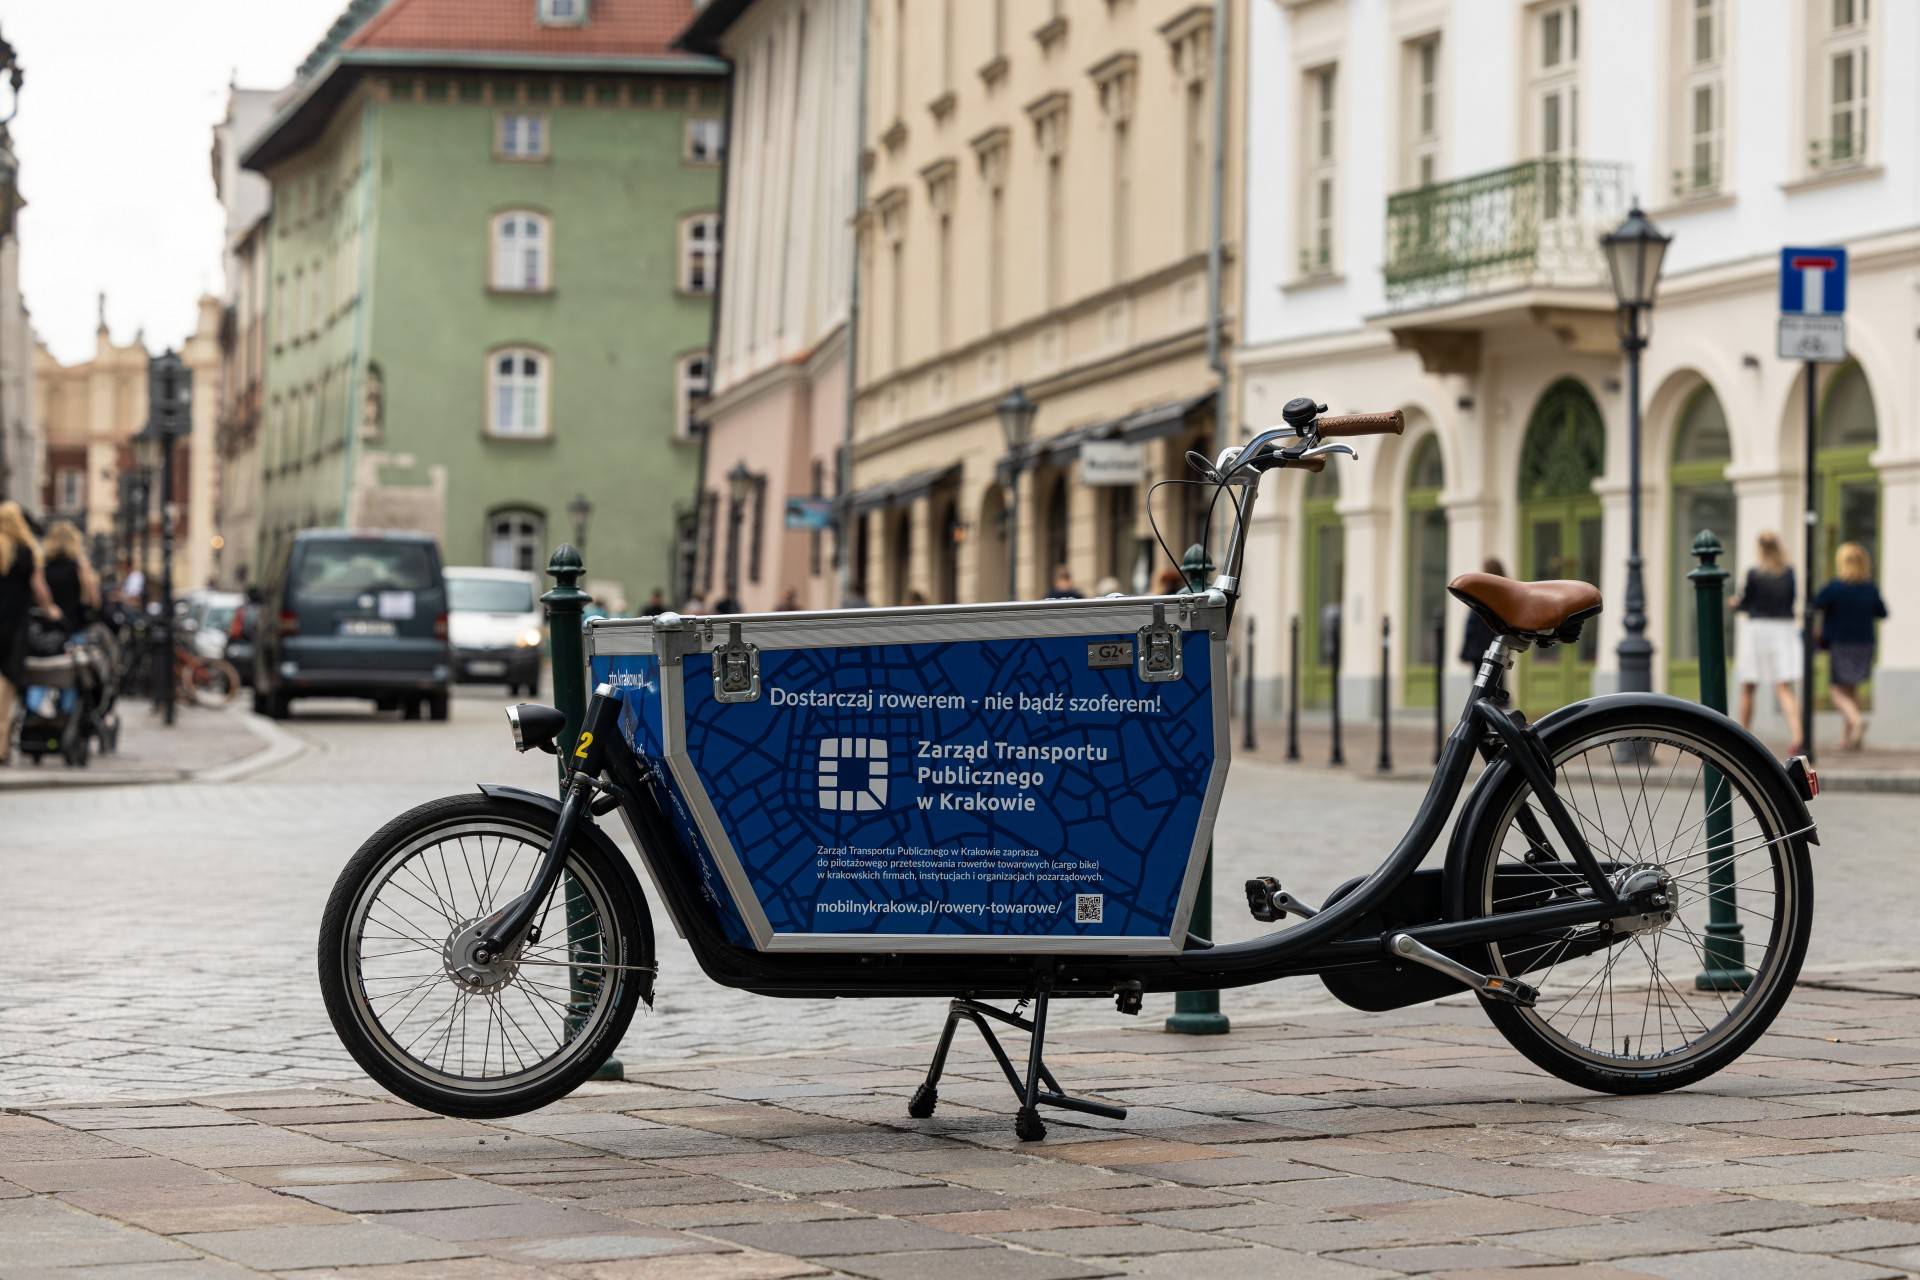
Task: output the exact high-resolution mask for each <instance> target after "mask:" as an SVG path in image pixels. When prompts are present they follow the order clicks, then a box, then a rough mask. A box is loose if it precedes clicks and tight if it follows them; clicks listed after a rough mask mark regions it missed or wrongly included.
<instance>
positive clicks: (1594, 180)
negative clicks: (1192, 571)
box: [1236, 0, 1920, 745]
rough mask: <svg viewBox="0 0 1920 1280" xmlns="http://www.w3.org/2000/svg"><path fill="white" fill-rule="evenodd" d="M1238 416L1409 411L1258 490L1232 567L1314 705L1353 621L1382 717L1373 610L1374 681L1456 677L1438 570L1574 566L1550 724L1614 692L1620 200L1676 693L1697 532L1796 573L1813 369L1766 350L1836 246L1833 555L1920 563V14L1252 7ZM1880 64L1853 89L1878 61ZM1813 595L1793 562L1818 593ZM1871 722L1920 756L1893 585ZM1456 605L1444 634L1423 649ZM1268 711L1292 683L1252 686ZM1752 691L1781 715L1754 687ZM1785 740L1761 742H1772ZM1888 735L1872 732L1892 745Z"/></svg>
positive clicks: (1451, 680) (1278, 662) (1716, 4)
mask: <svg viewBox="0 0 1920 1280" xmlns="http://www.w3.org/2000/svg"><path fill="white" fill-rule="evenodd" d="M1251 20H1252V30H1251V34H1250V37H1249V46H1248V53H1249V57H1250V59H1251V65H1253V66H1257V67H1261V68H1263V69H1265V70H1264V71H1263V74H1261V75H1260V76H1258V77H1252V78H1250V99H1249V104H1248V111H1249V114H1250V115H1251V116H1252V118H1254V119H1259V120H1269V121H1275V122H1279V123H1278V125H1277V127H1275V128H1273V129H1270V130H1264V131H1262V132H1261V133H1260V134H1259V135H1258V136H1254V137H1251V138H1250V139H1249V146H1248V156H1249V162H1248V164H1249V182H1248V204H1247V218H1248V222H1249V225H1252V226H1257V227H1259V228H1261V234H1260V235H1259V236H1257V237H1254V238H1253V239H1252V240H1251V241H1250V243H1249V246H1248V257H1247V270H1246V277H1245V281H1246V296H1245V310H1244V315H1245V323H1244V333H1243V337H1242V345H1241V348H1240V350H1239V352H1238V353H1237V357H1236V360H1237V366H1238V377H1239V382H1240V385H1241V388H1242V392H1243V397H1244V398H1243V401H1242V405H1241V411H1242V414H1243V415H1244V417H1245V418H1247V419H1248V420H1250V421H1251V422H1252V423H1254V424H1255V425H1260V424H1264V423H1267V422H1270V421H1275V420H1277V419H1278V417H1279V411H1280V406H1281V405H1282V404H1284V403H1285V402H1286V400H1288V399H1289V398H1290V397H1293V396H1298V395H1311V396H1314V397H1316V398H1317V399H1319V400H1322V401H1325V402H1327V403H1328V404H1330V405H1332V406H1333V407H1334V409H1335V410H1336V411H1348V410H1384V409H1395V408H1398V409H1404V410H1405V411H1406V413H1407V418H1408V428H1407V432H1406V435H1405V436H1404V438H1401V439H1399V440H1386V441H1373V440H1368V441H1361V442H1357V443H1358V444H1359V445H1360V452H1361V455H1362V457H1361V460H1360V461H1359V463H1358V464H1355V465H1340V466H1330V467H1329V468H1328V469H1327V471H1326V473H1324V475H1323V476H1321V477H1316V478H1313V479H1311V480H1308V479H1305V478H1302V477H1298V476H1286V477H1282V478H1281V479H1280V481H1279V482H1278V483H1272V484H1270V485H1269V487H1268V489H1267V492H1266V493H1265V494H1264V495H1263V499H1264V501H1263V507H1262V511H1261V514H1260V517H1259V520H1258V522H1257V526H1256V531H1255V538H1254V544H1253V547H1252V551H1251V555H1250V558H1249V563H1248V573H1247V577H1248V592H1249V596H1248V598H1249V602H1250V605H1251V607H1252V608H1253V609H1254V610H1255V614H1256V617H1257V618H1258V619H1259V621H1260V624H1261V625H1260V627H1259V634H1260V635H1261V637H1262V639H1263V643H1262V644H1261V647H1260V653H1259V655H1258V667H1259V669H1260V671H1262V672H1263V673H1270V672H1282V671H1284V670H1285V669H1286V668H1285V663H1286V656H1287V655H1286V649H1285V647H1284V639H1283V638H1284V637H1285V635H1286V633H1287V623H1288V621H1289V620H1290V619H1292V618H1294V617H1298V618H1300V619H1301V620H1302V624H1303V630H1304V632H1305V640H1304V641H1303V644H1302V668H1303V669H1302V673H1301V693H1302V695H1303V700H1304V701H1305V702H1306V703H1308V704H1309V705H1311V704H1313V703H1316V702H1322V701H1324V700H1325V699H1326V696H1327V694H1328V692H1329V689H1330V682H1331V673H1330V670H1329V663H1328V659H1329V657H1330V653H1329V651H1328V650H1327V649H1326V648H1325V645H1324V642H1323V641H1322V639H1321V638H1320V636H1319V635H1317V634H1316V632H1317V631H1318V630H1319V628H1318V627H1317V626H1316V623H1317V622H1318V621H1319V619H1320V618H1321V617H1322V615H1323V614H1324V612H1325V611H1326V609H1327V607H1328V606H1330V605H1334V604H1339V605H1341V606H1342V610H1341V616H1340V631H1341V635H1342V637H1343V639H1344V655H1345V662H1344V666H1343V673H1344V678H1345V680H1346V681H1347V682H1349V687H1347V688H1346V689H1345V690H1344V692H1345V694H1346V698H1345V705H1346V706H1347V708H1348V709H1349V712H1350V713H1351V712H1352V711H1353V709H1355V708H1362V709H1365V708H1368V707H1370V706H1371V705H1372V703H1373V700H1374V692H1373V691H1374V689H1375V688H1376V687H1377V681H1378V671H1379V650H1380V640H1379V636H1380V629H1381V625H1382V622H1383V620H1388V621H1390V622H1391V624H1392V627H1393V635H1394V640H1393V644H1392V649H1391V654H1392V662H1393V673H1392V680H1391V682H1390V683H1391V686H1392V690H1393V697H1394V698H1395V700H1396V702H1397V703H1399V704H1401V705H1407V704H1412V705H1420V704H1425V705H1427V706H1431V705H1432V699H1433V697H1434V689H1435V684H1436V677H1439V678H1440V679H1441V681H1442V682H1443V683H1444V684H1445V685H1446V686H1447V687H1449V689H1450V692H1451V694H1452V698H1450V702H1451V701H1454V700H1457V698H1458V697H1459V696H1460V695H1461V694H1462V693H1463V691H1464V684H1465V680H1466V678H1467V667H1466V666H1465V665H1464V664H1463V663H1462V662H1460V661H1459V659H1458V657H1457V653H1458V650H1459V647H1460V644H1461V625H1462V622H1463V618H1464V611H1463V610H1462V609H1459V608H1457V607H1454V606H1451V605H1450V604H1448V603H1447V601H1446V596H1445V583H1446V581H1447V579H1448V577H1449V576H1451V575H1452V574H1455V573H1458V572H1461V571H1463V570H1467V569H1473V568H1478V567H1479V566H1480V563H1481V561H1482V559H1483V558H1484V557H1488V556H1495V557H1498V558H1500V559H1501V560H1502V561H1504V563H1505V565H1506V567H1507V568H1508V569H1509V571H1510V572H1512V573H1513V574H1514V575H1515V576H1519V577H1559V576H1569V577H1572V576H1577V577H1591V578H1593V579H1594V580H1596V581H1597V582H1598V583H1599V585H1600V586H1601V588H1602V591H1603V593H1604V595H1605V597H1606V600H1607V605H1608V607H1607V610H1606V612H1605V613H1604V614H1603V615H1602V617H1601V620H1600V624H1599V626H1598V627H1597V628H1590V629H1589V633H1590V634H1589V636H1588V638H1587V639H1586V640H1585V641H1583V643H1582V644H1581V645H1580V646H1579V648H1578V649H1577V650H1573V651H1569V650H1565V649H1561V650H1556V651H1551V652H1549V653H1547V654H1545V655H1539V654H1536V655H1530V656H1529V657H1528V658H1526V659H1524V660H1523V671H1522V679H1521V682H1520V689H1521V700H1522V702H1523V704H1524V705H1525V706H1526V708H1527V709H1528V710H1529V711H1538V710H1541V709H1544V708H1547V707H1551V706H1554V705H1558V704H1560V703H1564V702H1566V701H1570V700H1572V699H1575V698H1578V697H1582V696H1585V695H1586V694H1588V693H1590V692H1604V691H1605V690H1607V689H1609V688H1612V687H1614V686H1615V684H1616V682H1617V662H1616V659H1615V647H1616V646H1617V645H1618V643H1619V641H1620V639H1621V636H1622V629H1621V626H1622V615H1623V612H1624V609H1623V607H1622V605H1623V597H1624V593H1625V576H1626V569H1625V564H1626V558H1627V546H1628V536H1629V517H1628V513H1629V507H1628V456H1629V454H1628V434H1629V433H1628V423H1629V406H1628V399H1627V390H1626V386H1625V378H1626V373H1625V364H1624V360H1623V357H1622V355H1621V352H1620V346H1619V340H1618V336H1617V333H1616V329H1615V314H1614V301H1613V296H1612V291H1611V289H1610V287H1609V285H1608V284H1607V280H1606V271H1605V266H1604V262H1603V259H1602V257H1601V255H1600V252H1599V248H1598V238H1599V236H1600V235H1601V234H1602V233H1604V232H1605V231H1607V230H1609V229H1611V228H1612V227H1613V226H1615V225H1617V224H1618V223H1619V222H1620V221H1621V219H1622V218H1623V217H1624V215H1625V213H1626V212H1627V209H1628V207H1629V205H1630V203H1631V202H1632V201H1633V200H1634V198H1635V197H1636V196H1637V197H1638V198H1639V199H1640V201H1641V203H1642V204H1643V205H1644V206H1645V207H1646V209H1647V210H1648V212H1649V213H1650V214H1651V216H1652V217H1653V218H1654V220H1655V221H1656V222H1657V223H1658V224H1659V225H1660V226H1661V227H1662V228H1663V229H1664V230H1665V231H1667V232H1669V233H1670V234H1671V235H1672V236H1673V242H1672V246H1671V249H1670V251H1669V253H1668V255H1667V260H1666V271H1665V278H1664V281H1663V283H1662V286H1661V289H1660V293H1659V298H1658V304H1657V306H1656V308H1655V310H1654V313H1653V332H1652V340H1651V345H1650V347H1649V348H1648V350H1647V351H1646V353H1645V357H1644V372H1643V388H1644V390H1643V401H1642V402H1643V405H1644V430H1643V437H1642V438H1643V442H1644V443H1643V452H1644V460H1643V463H1642V480H1643V484H1644V485H1645V500H1644V505H1643V516H1642V522H1641V536H1642V540H1643V544H1644V548H1645V561H1646V588H1647V592H1646V594H1647V612H1648V617H1649V626H1648V636H1649V638H1650V639H1651V640H1652V641H1653V643H1654V645H1655V684H1656V687H1661V688H1665V689H1667V690H1669V691H1672V692H1675V693H1679V694H1683V695H1691V694H1692V693H1694V692H1695V691H1696V689H1697V678H1698V673H1697V661H1696V658H1697V655H1696V653H1695V636H1694V631H1693V613H1692V607H1693V606H1692V598H1691V593H1690V589H1689V584H1688V583H1687V581H1686V579H1685V577H1684V573H1685V571H1686V570H1687V569H1688V568H1689V567H1690V564H1691V562H1690V560H1689V558H1688V557H1687V555H1686V554H1685V549H1686V547H1687V545H1688V544H1689V543H1690V542H1691V541H1692V539H1693V536H1694V535H1695V534H1696V533H1697V532H1698V531H1700V530H1701V529H1703V528H1708V529H1712V530H1713V531H1714V532H1715V533H1716V534H1717V535H1718V536H1719V537H1720V538H1721V539H1722V541H1723V542H1726V543H1727V544H1728V545H1729V547H1730V549H1731V552H1732V554H1731V556H1730V557H1729V558H1730V560H1731V565H1730V567H1731V568H1733V569H1734V570H1735V572H1736V574H1739V573H1742V572H1744V570H1745V568H1746V567H1747V566H1748V565H1749V564H1750V563H1751V561H1752V555H1751V547H1752V544H1753V541H1754V538H1755V536H1756V535H1757V534H1758V533H1759V532H1761V531H1762V530H1776V531H1778V532H1779V533H1780V534H1781V535H1782V536H1783V537H1784V538H1785V539H1786V540H1787V543H1788V546H1789V547H1790V548H1791V549H1792V558H1793V560H1794V562H1795V564H1796V567H1797V568H1798V569H1799V571H1800V573H1801V574H1803V575H1805V574H1806V573H1807V571H1808V566H1807V564H1806V563H1805V557H1804V555H1803V553H1802V551H1801V533H1800V530H1801V527H1802V522H1801V496H1800V495H1801V492H1802V483H1803V467H1802V463H1801V456H1802V449H1803V445H1804V441H1805V438H1806V437H1805V434H1804V430H1805V429H1804V425H1803V413H1802V408H1801V405H1802V397H1803V390H1804V382H1803V381H1802V378H1803V374H1802V369H1801V366H1800V365H1799V364H1798V363H1796V362H1793V361H1788V360H1783V359H1780V358H1779V357H1777V356H1776V354H1775V350H1776V340H1775V332H1774V327H1775V318H1776V315H1777V312H1778V304H1777V287H1778V286H1777V276H1778V263H1779V255H1780V250H1781V248H1782V247H1783V246H1786V245H1809V244H1810V245H1829V244H1838V245H1844V246H1845V247H1847V249H1848V250H1849V252H1850V254H1851V267H1852V277H1851V284H1850V300H1849V305H1848V319H1847V326H1848V328H1847V334H1848V342H1849V348H1850V352H1849V354H1850V359H1849V361H1848V362H1847V363H1846V364H1844V365H1830V366H1823V367H1822V368H1821V370H1820V373H1819V379H1818V385H1817V394H1818V399H1819V423H1818V426H1817V428H1816V445H1817V461H1816V464H1815V480H1816V489H1817V491H1818V506H1819V524H1818V529H1817V538H1818V548H1819V549H1818V553H1817V557H1816V559H1817V563H1816V564H1815V565H1814V566H1813V574H1814V576H1815V578H1816V579H1817V580H1818V581H1821V582H1824V581H1826V580H1827V579H1828V578H1829V577H1830V576H1831V574H1832V558H1831V557H1832V553H1833V550H1834V549H1835V547H1836V546H1837V545H1838V544H1839V543H1840V542H1841V541H1846V540H1851V541H1858V542H1861V543H1864V544H1866V545H1867V546H1868V547H1869V549H1870V550H1871V551H1872V552H1873V553H1874V556H1875V559H1876V562H1877V563H1876V569H1877V572H1878V574H1879V577H1880V581H1881V582H1882V584H1883V585H1884V584H1899V583H1903V582H1905V581H1908V580H1910V579H1911V578H1912V576H1913V574H1914V572H1915V568H1916V565H1920V514H1917V513H1920V412H1917V406H1920V362H1917V361H1916V360H1915V351H1914V342H1915V334H1916V332H1920V326H1917V325H1916V321H1917V320H1920V154H1917V153H1916V151H1915V148H1914V146H1913V139H1912V127H1911V126H1912V122H1913V121H1914V120H1915V119H1916V118H1920V87H1917V86H1916V82H1915V80H1914V79H1913V77H1911V76H1901V75H1896V74H1883V73H1882V72H1881V70H1880V69H1882V68H1896V67H1902V66H1905V65H1907V64H1909V63H1911V62H1912V61H1913V59H1914V57H1915V55H1916V54H1920V7H1917V6H1913V5H1897V4H1884V3H1872V4H1870V3H1869V0H1783V2H1782V3H1778V4H1765V5H1737V4H1735V3H1733V0H1609V2H1608V3H1607V4H1605V5H1604V6H1603V5H1600V4H1598V3H1594V2H1593V0H1587V3H1584V4H1583V3H1576V2H1574V0H1538V2H1534V3H1523V2H1522V0H1282V2H1280V3H1261V4H1256V5H1255V6H1253V12H1252V15H1251ZM1869 68H1872V72H1871V74H1869ZM1802 581H1803V582H1804V577H1803V579H1802ZM1887 594H1888V598H1889V601H1890V605H1891V608H1892V612H1893V617H1892V618H1891V619H1890V620H1889V621H1888V622H1886V623H1885V624H1884V625H1883V626H1882V627H1881V632H1880V641H1881V667H1880V669H1879V671H1878V673H1877V674H1876V676H1875V679H1874V683H1873V689H1872V692H1873V697H1874V698H1875V699H1876V701H1877V702H1878V704H1879V706H1880V708H1881V716H1880V725H1881V726H1882V727H1881V728H1878V729H1876V736H1882V735H1887V736H1898V737H1906V738H1908V739H1913V738H1916V737H1920V729H1915V728H1912V727H1907V728H1904V730H1902V729H1901V728H1900V726H1914V725H1916V724H1920V719H1916V717H1915V715H1914V712H1915V711H1916V710H1920V614H1916V613H1915V612H1914V610H1913V607H1912V606H1911V604H1910V603H1909V601H1910V599H1911V597H1910V594H1907V593H1901V592H1898V591H1897V590H1895V589H1892V588H1889V589H1888V592H1887ZM1441 614H1444V617H1445V627H1446V631H1445V635H1444V639H1443V640H1442V641H1441V642H1439V643H1438V644H1436V643H1435V641H1434V639H1433V630H1432V626H1433V619H1434V618H1435V617H1436V616H1437V615H1441ZM1262 683H1263V684H1264V685H1265V688H1264V690H1263V691H1262V699H1263V705H1264V708H1265V710H1266V711H1267V712H1269V713H1272V712H1277V711H1278V710H1279V709H1280V707H1281V705H1282V699H1283V694H1284V682H1283V681H1280V680H1277V679H1275V680H1266V681H1263V682H1262ZM1761 701H1762V703H1763V704H1765V703H1766V702H1768V701H1769V699H1768V698H1767V697H1765V696H1764V695H1763V697H1762V699H1761ZM1769 732H1771V733H1773V734H1774V736H1775V738H1776V745H1778V740H1782V739H1784V737H1785V734H1786V730H1785V726H1783V725H1779V724H1778V723H1777V722H1776V723H1774V724H1773V725H1772V726H1771V727H1770V728H1769ZM1882 740H1885V737H1884V736H1883V738H1882Z"/></svg>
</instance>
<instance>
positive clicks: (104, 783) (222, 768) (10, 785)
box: [0, 707, 307, 795]
mask: <svg viewBox="0 0 1920 1280" xmlns="http://www.w3.org/2000/svg"><path fill="white" fill-rule="evenodd" d="M225 714H226V715H228V716H230V717H232V718H233V719H234V720H236V721H238V722H239V723H240V724H241V725H242V726H243V727H244V728H245V729H246V730H247V732H249V733H251V734H253V736H254V737H255V738H257V739H258V740H259V741H260V743H261V746H260V749H259V750H258V751H255V752H253V753H251V754H249V755H245V756H242V757H241V758H240V759H238V760H229V761H227V762H226V763H224V764H218V765H213V766H210V767H208V768H206V769H127V770H123V771H121V772H117V773H116V772H105V771H102V772H95V771H94V770H91V769H58V770H49V769H39V770H27V769H20V768H17V767H15V768H9V769H8V770H7V772H6V773H4V774H0V795H5V794H7V793H8V792H12V791H54V790H60V789H63V788H74V787H145V786H154V785H156V784H159V783H173V782H207V783H222V782H237V781H240V780H241V779H244V778H247V777H250V776H252V775H253V774H255V773H258V772H260V771H261V770H264V769H270V768H273V767H274V766H275V765H279V764H284V763H286V762H287V761H289V760H291V759H293V758H294V757H296V756H298V755H300V754H302V753H303V752H305V751H306V750H307V744H306V743H305V742H302V741H301V740H300V739H299V738H296V737H294V736H293V735H292V734H290V733H288V732H287V731H286V730H285V729H282V728H281V727H280V726H279V725H277V724H275V723H274V722H273V721H271V720H269V719H267V718H266V717H265V716H261V715H255V714H254V713H253V712H251V711H248V710H246V709H244V707H242V708H238V709H235V710H231V711H228V712H226V713H225Z"/></svg>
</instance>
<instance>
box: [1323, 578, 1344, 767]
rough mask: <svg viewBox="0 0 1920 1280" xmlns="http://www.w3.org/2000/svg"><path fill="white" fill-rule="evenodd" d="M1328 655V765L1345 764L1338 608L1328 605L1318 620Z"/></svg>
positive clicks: (1337, 606)
mask: <svg viewBox="0 0 1920 1280" xmlns="http://www.w3.org/2000/svg"><path fill="white" fill-rule="evenodd" d="M1320 625H1321V627H1322V629H1323V636H1324V638H1325V640H1326V643H1327V647H1328V653H1327V665H1328V666H1329V667H1330V668H1331V669H1332V673H1333V697H1332V700H1331V702H1332V708H1333V750H1332V751H1331V752H1330V753H1329V754H1328V756H1327V763H1328V764H1345V763H1346V762H1347V753H1346V751H1345V750H1344V749H1343V748H1342V746H1341V742H1340V630H1341V627H1340V606H1339V605H1337V604H1330V605H1328V606H1327V609H1326V612H1325V613H1324V614H1323V615H1322V617H1321V619H1320Z"/></svg>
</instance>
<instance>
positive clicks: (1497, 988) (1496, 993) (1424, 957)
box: [1387, 933, 1540, 1009]
mask: <svg viewBox="0 0 1920 1280" xmlns="http://www.w3.org/2000/svg"><path fill="white" fill-rule="evenodd" d="M1387 946H1388V948H1389V949H1390V950H1391V951H1392V952H1393V954H1395V955H1396V956H1399V957H1400V958H1402V959H1403V960H1411V961H1413V962H1414V963H1415V964H1418V965H1425V966H1426V967H1427V968H1429V969H1433V970H1437V971H1438V972H1440V973H1444V974H1446V975H1447V976H1448V977H1449V978H1452V979H1453V980H1454V981H1455V982H1458V983H1460V984H1461V985H1463V986H1465V987H1467V988H1469V989H1470V990H1473V991H1477V992H1479V993H1480V994H1481V995H1483V996H1485V997H1486V998H1487V999H1489V1000H1498V1001H1500V1002H1501V1003H1502V1004H1517V1005H1520V1006H1521V1007H1523V1008H1528V1009H1530V1008H1532V1007H1533V1004H1534V1002H1535V1001H1536V1000H1538V999H1539V998H1540V993H1539V992H1538V991H1536V990H1534V988H1533V987H1532V986H1530V985H1529V984H1527V983H1525V982H1521V981H1518V980H1517V979H1514V978H1502V977H1498V976H1496V975H1494V974H1489V973H1481V972H1479V971H1478V970H1476V969H1469V968H1468V967H1467V966H1466V965H1464V964H1461V963H1460V962H1459V961H1458V960H1455V959H1454V958H1453V957H1452V956H1450V955H1447V954H1446V953H1445V952H1442V951H1435V950H1434V949H1433V948H1432V947H1430V946H1428V945H1427V944H1426V943H1424V942H1422V941H1420V940H1419V939H1418V938H1415V937H1413V936H1411V935H1409V934H1405V933H1396V934H1394V935H1393V937H1392V938H1390V939H1388V940H1387Z"/></svg>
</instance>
